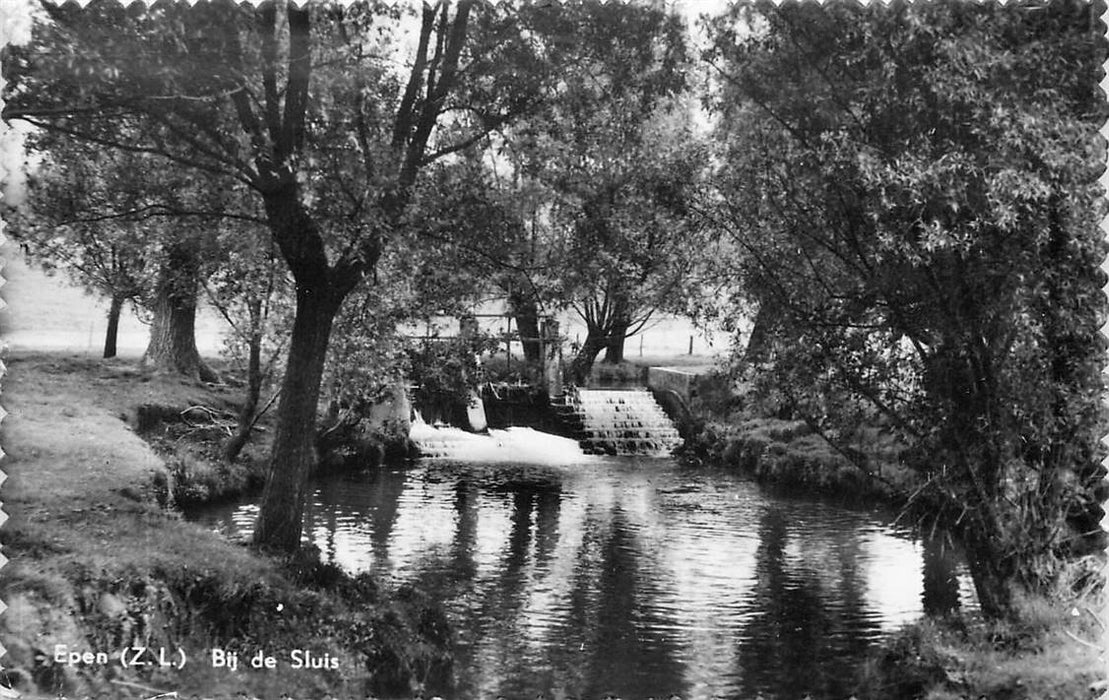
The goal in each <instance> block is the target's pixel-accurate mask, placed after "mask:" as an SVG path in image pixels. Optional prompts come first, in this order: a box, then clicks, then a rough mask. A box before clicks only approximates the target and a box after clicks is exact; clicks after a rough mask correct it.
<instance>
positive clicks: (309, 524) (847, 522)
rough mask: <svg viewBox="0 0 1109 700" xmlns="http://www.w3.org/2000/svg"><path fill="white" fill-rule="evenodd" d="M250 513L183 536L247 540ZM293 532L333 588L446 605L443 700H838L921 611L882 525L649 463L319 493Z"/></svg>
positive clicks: (507, 472) (385, 483)
mask: <svg viewBox="0 0 1109 700" xmlns="http://www.w3.org/2000/svg"><path fill="white" fill-rule="evenodd" d="M256 513H257V508H256V506H254V505H253V504H250V503H241V504H231V505H228V506H225V507H223V508H220V509H215V510H210V511H208V512H206V513H204V514H202V516H201V517H200V519H201V520H202V521H203V522H206V523H208V524H210V525H212V526H213V527H217V528H219V529H221V530H223V531H225V532H227V533H229V534H232V535H239V536H245V535H247V534H248V533H249V531H250V530H251V528H252V526H253V522H254V518H255V515H256ZM305 529H306V538H307V539H311V541H312V542H314V543H315V544H316V546H318V547H319V548H320V550H321V551H322V552H323V554H324V557H325V558H326V559H328V560H330V561H334V562H336V563H338V564H339V565H341V566H342V567H343V568H344V569H346V570H348V571H350V572H358V571H366V570H368V571H373V572H376V573H377V574H378V575H380V576H381V577H382V578H383V579H385V580H387V581H390V582H393V583H395V584H401V583H408V584H415V585H418V586H419V587H421V588H423V589H424V590H426V591H429V592H430V593H431V594H432V595H433V596H434V597H436V598H438V599H439V600H441V601H442V602H443V604H444V605H445V606H446V608H447V610H448V611H449V615H450V617H451V619H452V622H453V625H454V629H455V631H456V634H457V648H456V666H455V668H456V676H457V686H456V687H455V688H453V689H450V690H449V693H450V696H452V697H458V698H495V697H496V696H497V695H503V696H505V697H506V698H509V699H512V698H527V699H529V700H530V699H532V698H535V697H536V695H537V694H538V693H544V694H546V695H547V696H548V697H551V696H553V697H560V696H570V697H578V698H600V697H601V696H603V695H604V694H605V693H606V692H613V693H615V694H617V695H618V696H619V697H621V698H625V699H626V700H633V699H637V698H647V697H652V696H653V697H659V696H661V697H666V696H667V695H668V694H670V693H678V694H679V695H681V696H682V697H683V698H687V699H688V698H717V697H718V698H737V699H738V698H743V699H748V698H756V697H758V696H759V695H760V694H761V696H762V697H763V698H765V699H766V700H771V699H776V698H780V699H782V700H787V699H790V700H792V699H796V700H800V698H802V697H804V695H805V694H806V693H809V694H811V695H812V696H813V698H846V697H848V696H849V695H850V691H851V685H850V676H851V673H852V671H853V670H854V668H855V666H856V665H857V663H858V662H859V660H860V659H861V658H862V656H863V654H864V653H865V652H866V650H867V648H868V647H869V646H870V645H872V644H874V643H875V642H876V641H878V640H880V639H881V638H882V637H883V635H886V634H888V633H890V632H891V631H893V630H894V629H896V628H897V627H898V626H899V625H901V624H903V623H905V622H909V621H911V620H914V619H916V618H918V617H919V616H920V615H921V614H922V610H923V598H924V595H923V594H924V567H923V565H922V561H923V552H922V547H921V546H920V545H919V544H918V543H917V542H915V541H914V540H913V538H912V537H911V535H910V533H909V532H908V531H907V530H906V529H904V528H900V527H897V526H895V525H894V524H893V523H892V518H891V517H890V516H889V515H888V514H885V513H882V512H880V511H868V510H852V509H848V508H844V507H841V506H837V505H833V504H829V503H826V502H821V501H814V500H811V499H796V498H789V497H783V496H780V495H771V494H768V493H767V492H765V491H763V490H761V489H760V488H759V487H758V486H756V485H755V484H753V483H751V482H750V481H747V480H745V479H743V478H741V477H739V476H736V475H733V474H729V473H726V472H722V471H712V470H702V469H698V470H689V469H683V468H681V467H679V466H678V465H677V464H676V463H674V462H673V461H671V460H665V459H663V460H660V459H642V460H637V459H635V458H629V457H613V458H601V459H594V460H592V461H590V462H587V463H583V464H574V465H568V466H523V465H514V464H509V463H502V464H486V465H482V464H458V463H451V462H444V461H424V462H419V463H416V464H415V465H412V466H409V467H406V468H403V469H397V470H393V471H382V472H379V473H373V474H367V475H361V476H345V477H336V478H330V479H327V480H323V481H320V482H317V484H316V488H315V492H314V495H313V496H312V499H311V506H310V509H309V512H308V515H307V519H306V527H305ZM929 561H930V562H933V563H934V562H935V561H936V559H935V558H929ZM939 565H940V566H941V567H943V568H944V571H942V572H941V573H942V574H943V575H944V576H950V575H952V574H953V572H954V570H953V569H951V568H950V565H949V564H948V563H946V562H944V561H941V562H940V564H939ZM930 566H931V564H930ZM932 573H933V574H934V573H935V572H934V571H932ZM960 579H965V576H960ZM931 580H935V577H934V576H933V578H932V579H931ZM962 586H963V587H964V588H966V587H967V584H966V583H965V581H962ZM931 590H932V587H930V592H931ZM948 593H949V594H950V593H953V594H956V595H957V594H958V590H957V588H955V587H952V588H951V590H949V591H948Z"/></svg>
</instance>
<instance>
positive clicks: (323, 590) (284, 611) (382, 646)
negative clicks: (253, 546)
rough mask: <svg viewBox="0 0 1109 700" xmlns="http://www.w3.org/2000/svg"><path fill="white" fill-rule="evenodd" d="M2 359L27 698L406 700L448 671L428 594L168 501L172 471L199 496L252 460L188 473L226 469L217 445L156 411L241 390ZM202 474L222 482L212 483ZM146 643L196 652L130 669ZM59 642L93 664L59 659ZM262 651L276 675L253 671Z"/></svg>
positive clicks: (19, 643)
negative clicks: (244, 535) (279, 549)
mask: <svg viewBox="0 0 1109 700" xmlns="http://www.w3.org/2000/svg"><path fill="white" fill-rule="evenodd" d="M7 364H8V372H7V374H6V375H5V376H4V379H3V394H2V397H3V405H4V407H5V409H6V410H7V411H8V412H9V415H8V417H7V418H5V420H4V421H3V423H2V424H0V432H2V438H0V440H2V444H3V446H4V450H5V452H6V453H7V457H6V459H5V460H4V463H3V466H4V470H5V471H6V473H7V475H8V479H7V481H6V482H5V483H4V507H5V510H6V511H7V512H8V514H9V515H10V519H9V520H8V522H7V523H6V524H5V526H4V528H3V529H2V530H0V535H2V537H3V541H4V553H5V555H6V556H7V557H8V559H9V563H8V564H7V565H6V566H5V567H4V568H3V569H2V570H0V596H2V597H3V599H4V600H5V602H6V603H7V604H8V606H9V609H8V610H7V611H6V612H5V613H4V614H3V615H2V616H0V642H2V643H3V645H4V646H5V647H6V648H7V656H6V657H5V659H4V667H5V669H6V671H5V674H6V680H7V681H8V683H10V684H11V685H12V686H14V687H15V688H16V689H18V690H19V691H20V692H22V693H24V695H25V696H30V697H34V696H35V695H36V694H38V695H49V696H57V695H65V696H67V697H81V696H85V695H89V696H93V697H99V696H103V697H149V696H150V695H151V694H152V693H154V692H155V691H157V692H169V691H177V692H178V693H181V694H182V696H185V697H189V696H191V695H192V694H196V695H197V696H199V697H232V696H234V695H235V694H236V693H240V692H242V693H247V694H249V695H257V696H260V697H280V696H281V694H282V693H285V692H288V693H290V695H291V696H293V697H309V698H316V697H324V696H326V694H328V693H333V694H340V693H341V694H343V695H351V696H357V697H364V696H365V695H366V694H368V693H374V694H376V695H379V696H385V697H388V696H395V697H401V696H404V697H410V696H411V694H412V692H413V691H414V690H415V689H418V688H419V687H421V685H423V684H425V683H426V684H432V685H434V684H435V683H436V682H437V680H440V681H441V679H442V678H443V677H445V674H446V673H447V672H448V671H449V668H450V666H449V664H450V659H449V656H448V655H447V653H446V651H445V650H446V649H447V648H448V643H449V632H448V629H447V626H446V623H445V620H444V618H443V616H442V614H441V613H440V612H439V611H438V610H437V609H436V608H435V607H434V606H432V605H430V604H428V603H427V601H425V600H423V599H422V597H421V596H420V595H419V594H418V592H416V591H411V590H408V591H400V592H395V593H386V592H385V591H383V590H382V589H381V588H380V587H379V586H378V585H377V584H376V582H375V581H374V580H372V579H371V578H370V577H367V576H362V577H358V578H351V577H348V576H346V575H344V574H342V573H341V572H340V571H338V570H337V569H335V568H334V567H330V566H326V565H321V564H319V562H318V560H316V559H315V558H313V557H312V556H311V555H310V554H308V555H302V556H298V557H295V558H290V559H276V558H271V557H267V556H262V555H259V554H257V553H255V552H253V551H251V550H249V549H247V548H245V547H242V546H239V545H235V544H232V543H229V542H227V541H224V540H223V539H221V538H220V537H219V536H218V535H216V534H214V533H212V532H209V531H207V530H205V529H203V528H202V527H200V526H198V525H195V524H193V523H189V522H187V521H185V520H184V519H182V518H181V516H180V515H179V513H178V512H177V511H176V510H174V509H173V508H171V507H166V505H169V504H170V503H171V502H172V501H173V500H180V496H181V493H182V491H181V489H180V488H177V489H176V490H175V487H174V486H173V483H174V478H175V473H176V477H177V479H178V480H179V481H180V482H187V483H189V484H192V487H191V488H193V489H194V494H193V496H194V497H195V498H196V499H197V500H200V499H202V498H208V497H212V496H213V495H219V494H221V493H224V492H225V491H226V489H232V488H234V487H236V485H238V486H244V485H245V481H243V480H249V479H250V478H251V477H250V473H251V469H254V467H250V466H246V467H244V470H245V471H244V472H243V473H242V474H239V475H231V474H227V475H219V474H216V475H214V476H211V475H210V478H209V477H203V478H202V477H201V476H199V475H198V474H196V473H191V474H190V476H189V478H188V479H182V478H181V477H182V475H183V474H185V473H186V472H189V469H190V466H191V468H193V472H196V471H197V470H199V469H201V468H204V469H215V468H214V467H212V466H211V464H212V463H211V462H210V461H208V460H206V459H205V458H204V451H205V450H206V449H209V448H208V447H206V446H205V445H207V444H208V443H209V442H211V441H210V440H209V441H208V442H206V441H205V440H204V439H198V440H193V439H192V438H195V437H197V436H196V435H189V434H188V432H189V431H191V430H193V429H194V428H196V425H199V424H201V423H202V421H199V420H196V421H194V422H192V423H190V422H181V421H171V423H172V424H174V427H173V428H172V429H168V430H166V429H160V426H165V425H166V424H165V422H164V421H159V420H155V419H154V417H153V414H152V409H151V408H150V407H151V406H161V407H167V406H172V407H178V406H180V407H185V408H188V407H190V406H205V407H208V408H210V409H215V410H217V411H223V410H232V409H233V408H234V404H235V402H236V401H237V398H238V396H237V392H238V390H236V389H233V388H229V387H208V386H204V385H198V384H196V383H191V382H188V381H183V380H180V379H178V378H176V377H170V376H166V375H159V374H152V373H149V372H146V371H144V370H142V369H140V368H139V367H138V366H137V365H136V364H135V363H134V362H129V361H108V362H105V361H99V360H89V359H81V358H73V357H67V356H60V355H50V354H24V355H17V356H15V357H11V358H8V359H7ZM142 407H146V408H142ZM154 412H156V411H154ZM178 415H180V413H178ZM194 415H195V414H194ZM186 417H187V415H186ZM140 427H142V428H143V431H144V432H143V434H144V435H145V437H146V438H147V439H146V440H144V439H143V437H141V436H140V434H139V432H140V431H139V428H140ZM206 429H210V428H206ZM152 444H153V446H152ZM174 459H176V460H177V462H174ZM253 463H254V461H253V459H248V461H247V464H248V465H249V464H253ZM216 471H218V470H216ZM202 483H207V484H212V485H213V486H210V487H206V488H209V490H208V491H206V492H204V493H201V492H200V491H198V490H197V489H200V488H201V487H200V486H198V484H202ZM170 494H175V498H170V497H169V495H170ZM160 503H161V504H160ZM137 646H141V647H147V648H152V649H165V650H166V653H167V654H168V655H169V659H170V660H171V661H174V662H176V661H178V660H179V659H180V656H178V655H177V654H178V652H177V650H178V649H180V650H183V652H184V654H185V658H186V659H187V662H186V663H185V665H184V666H183V667H182V668H180V669H178V668H172V667H162V666H160V665H159V664H158V663H157V662H156V660H155V659H154V657H151V659H150V660H152V661H154V663H152V664H151V665H146V666H143V665H124V664H123V663H121V661H122V659H121V653H123V652H124V651H126V650H128V649H130V648H132V647H137ZM63 648H64V650H66V652H76V653H78V654H81V653H83V652H90V654H91V656H90V657H87V658H90V659H91V660H90V661H88V662H85V661H84V660H81V661H78V662H76V663H66V662H64V661H58V660H57V659H56V654H57V652H58V650H59V649H63ZM217 649H218V650H222V651H226V652H228V653H231V652H234V653H237V654H238V658H239V660H240V665H239V667H238V668H237V669H236V670H231V669H229V668H226V667H219V666H218V665H214V664H213V663H212V659H213V650H217ZM258 651H262V652H264V655H266V656H273V657H274V658H275V661H276V663H275V665H274V667H273V668H272V669H265V668H263V669H260V670H253V669H250V668H249V667H248V666H249V663H248V661H247V659H249V658H250V657H251V656H252V655H253V654H255V653H256V652H258ZM294 651H297V652H298V654H299V656H298V657H294V655H293V652H294ZM98 653H102V654H104V656H103V657H97V656H96V655H97V654H98ZM309 655H310V656H309ZM296 658H299V659H300V660H301V662H302V665H303V666H305V668H296V667H295V666H296V665H297V663H296ZM310 659H315V660H316V662H317V663H319V664H320V665H322V666H323V668H322V669H321V668H315V669H313V668H311V663H312V661H311V660H310Z"/></svg>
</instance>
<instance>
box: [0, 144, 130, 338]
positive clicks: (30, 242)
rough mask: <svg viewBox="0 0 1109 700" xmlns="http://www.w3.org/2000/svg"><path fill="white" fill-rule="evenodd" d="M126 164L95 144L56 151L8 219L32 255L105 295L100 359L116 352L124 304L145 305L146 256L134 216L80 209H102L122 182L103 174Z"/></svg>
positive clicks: (34, 258) (51, 269)
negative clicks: (105, 215)
mask: <svg viewBox="0 0 1109 700" xmlns="http://www.w3.org/2000/svg"><path fill="white" fill-rule="evenodd" d="M130 165H133V163H130V162H127V163H123V164H119V163H116V162H113V161H112V158H111V155H110V154H103V153H97V152H96V151H95V149H90V148H82V147H79V146H78V147H71V148H69V149H65V150H64V151H61V150H60V151H59V152H58V153H56V154H55V157H53V158H49V159H47V160H46V161H44V162H43V163H41V164H40V165H39V167H38V169H37V172H36V173H35V175H34V177H33V178H31V180H30V182H29V183H28V188H27V189H28V192H27V194H28V196H27V197H26V199H25V201H24V202H22V203H21V204H20V206H19V207H18V208H16V209H12V210H9V211H8V212H7V216H6V218H7V223H8V224H9V226H11V229H10V231H11V233H12V235H13V237H14V238H15V239H16V240H18V241H19V242H20V245H21V246H22V247H23V248H24V249H25V250H26V251H27V253H28V254H29V255H30V257H31V259H32V260H35V261H36V262H38V263H39V264H41V265H42V266H43V268H44V269H45V270H46V271H47V272H54V271H62V272H64V273H65V274H66V275H68V276H69V277H70V278H71V279H72V280H73V281H74V282H75V283H77V284H79V285H81V286H83V287H85V288H86V289H87V290H88V291H89V292H91V293H93V294H96V295H102V296H104V297H107V298H108V300H109V305H108V326H107V332H106V334H105V337H104V353H103V354H104V357H105V358H111V357H115V355H116V345H117V342H116V341H117V337H118V331H119V319H120V315H121V313H122V311H123V307H124V305H125V304H127V303H128V302H130V303H132V304H136V305H141V304H142V302H143V299H144V296H145V292H146V288H147V286H148V282H149V281H148V280H147V272H146V271H147V267H148V263H149V259H150V255H149V252H148V250H147V248H146V246H145V245H144V240H143V239H144V235H143V224H142V222H141V221H140V220H137V219H135V218H115V217H108V218H102V217H96V216H92V217H89V216H87V215H86V214H85V212H88V211H101V210H102V206H101V205H102V204H103V203H104V202H106V201H109V200H111V199H112V198H113V197H115V196H116V194H117V193H118V192H119V191H120V185H121V183H120V182H118V181H117V180H115V179H114V178H113V177H110V176H108V177H105V173H112V172H115V173H120V172H125V171H126V170H127V168H128V167H129V166H130ZM117 168H119V169H117Z"/></svg>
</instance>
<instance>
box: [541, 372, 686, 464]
mask: <svg viewBox="0 0 1109 700" xmlns="http://www.w3.org/2000/svg"><path fill="white" fill-rule="evenodd" d="M562 406H563V408H562V411H561V413H562V415H563V417H564V418H565V419H567V422H569V423H570V424H571V425H573V426H574V428H575V429H576V432H577V433H578V435H579V442H580V443H581V446H582V449H583V450H584V451H585V452H586V453H587V454H616V455H647V456H651V457H665V456H667V455H669V454H670V453H671V452H672V451H673V450H674V448H676V447H678V446H679V445H681V444H682V439H681V437H680V436H679V435H678V430H677V428H675V427H674V424H673V423H672V422H671V421H670V418H669V417H667V415H666V413H665V412H664V411H663V410H662V407H661V406H659V405H658V402H657V401H655V397H654V396H652V395H651V392H649V391H647V390H646V389H633V390H622V391H614V390H601V389H579V390H578V391H577V392H576V393H574V394H569V395H567V396H566V397H565V399H564V401H563V403H562Z"/></svg>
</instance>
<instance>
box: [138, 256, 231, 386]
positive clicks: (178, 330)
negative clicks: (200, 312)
mask: <svg viewBox="0 0 1109 700" xmlns="http://www.w3.org/2000/svg"><path fill="white" fill-rule="evenodd" d="M199 286H200V252H199V250H197V247H196V245H195V243H193V242H192V241H188V240H185V241H182V242H179V243H177V244H175V245H173V246H171V247H170V250H169V253H168V255H167V256H166V260H165V262H164V263H163V265H162V268H161V270H160V271H159V273H158V281H157V284H156V285H155V290H154V303H153V310H154V322H153V324H152V325H151V327H150V344H149V345H147V347H146V353H145V354H144V355H143V362H144V363H146V364H149V365H151V366H153V367H156V368H158V369H162V370H166V371H169V372H176V373H178V374H183V375H186V376H189V377H195V378H197V379H200V380H201V381H205V382H215V381H219V376H218V375H217V374H216V373H215V372H213V371H212V370H211V369H209V368H208V366H207V365H206V364H204V361H203V360H201V359H200V353H199V352H198V351H197V349H196V300H197V290H198V289H199Z"/></svg>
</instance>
